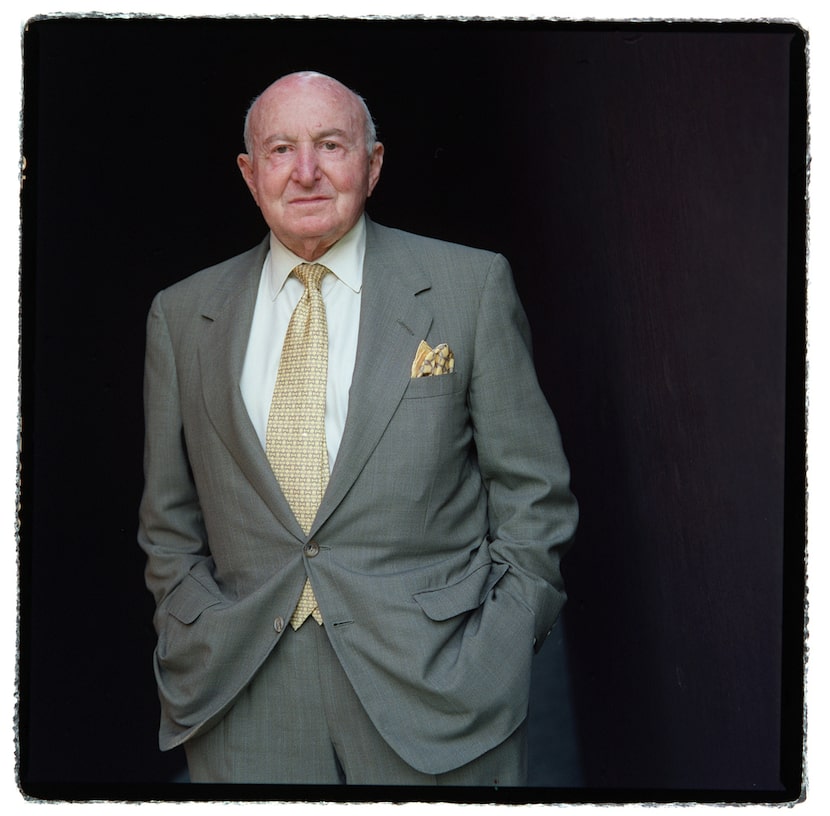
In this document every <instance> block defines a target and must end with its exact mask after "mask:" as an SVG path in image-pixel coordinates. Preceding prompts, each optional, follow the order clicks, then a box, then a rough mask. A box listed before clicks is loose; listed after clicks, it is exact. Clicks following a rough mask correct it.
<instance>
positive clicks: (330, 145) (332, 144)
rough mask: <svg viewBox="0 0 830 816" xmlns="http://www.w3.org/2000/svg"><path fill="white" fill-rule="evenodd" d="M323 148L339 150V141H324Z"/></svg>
mask: <svg viewBox="0 0 830 816" xmlns="http://www.w3.org/2000/svg"><path fill="white" fill-rule="evenodd" d="M323 150H337V142H323Z"/></svg>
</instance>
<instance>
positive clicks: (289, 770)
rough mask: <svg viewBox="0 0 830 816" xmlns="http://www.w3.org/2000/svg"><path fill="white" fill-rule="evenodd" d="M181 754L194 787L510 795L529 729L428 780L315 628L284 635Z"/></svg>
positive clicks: (522, 771) (520, 778) (523, 770)
mask: <svg viewBox="0 0 830 816" xmlns="http://www.w3.org/2000/svg"><path fill="white" fill-rule="evenodd" d="M389 705H390V706H394V705H395V701H394V700H389ZM185 751H186V754H187V761H188V768H189V771H190V778H191V781H193V782H220V783H228V782H230V783H260V784H309V785H327V784H356V785H373V786H378V785H464V786H470V785H474V786H482V787H496V786H498V787H506V786H513V785H524V784H525V783H526V776H527V734H526V723H522V725H520V726H519V728H518V729H516V731H514V733H513V734H512V735H511V736H510V737H508V738H507V740H505V741H504V742H503V743H502V744H500V745H498V746H496V747H495V748H493V749H492V750H490V751H488V752H487V753H485V754H484V755H483V756H481V757H479V758H478V759H475V760H473V761H472V762H468V763H466V764H464V765H462V766H461V767H459V768H457V769H455V770H452V771H448V772H446V773H442V774H437V775H430V774H425V773H421V772H419V771H416V770H415V769H414V768H412V767H411V766H409V765H407V764H406V763H405V762H404V761H403V760H402V759H401V758H400V757H399V756H398V755H397V754H396V753H395V752H394V751H393V750H392V749H391V748H390V747H389V745H388V744H387V743H386V742H385V741H384V740H383V738H382V737H381V736H380V734H379V733H378V731H377V729H376V728H375V726H374V725H373V724H372V721H371V720H370V719H369V716H368V715H367V714H366V711H365V710H364V708H363V706H362V705H361V703H360V700H359V699H358V697H357V695H356V694H355V692H354V689H353V688H352V686H351V684H350V683H349V680H348V678H347V677H346V674H345V673H344V672H343V669H342V667H341V666H340V662H339V661H338V659H337V657H336V655H335V653H334V650H333V649H332V647H331V644H330V642H329V639H328V636H327V635H326V632H325V627H324V626H318V625H317V624H316V623H315V622H314V621H313V620H309V621H307V622H306V623H304V624H303V625H302V626H301V627H300V629H298V630H297V631H296V632H295V631H293V630H292V629H290V628H289V629H288V631H287V632H286V633H285V636H284V637H283V638H282V640H281V641H280V643H279V644H278V646H277V648H276V649H275V650H274V651H273V652H272V653H271V655H270V657H269V658H268V660H267V661H266V663H265V665H264V666H263V667H262V669H261V670H260V671H259V672H257V674H256V675H255V677H254V678H253V681H252V682H251V683H250V685H249V686H248V687H247V688H246V690H245V691H244V692H243V693H242V694H241V695H240V696H239V697H238V698H237V700H236V702H235V703H234V705H233V707H232V708H231V709H230V711H229V712H228V713H227V714H226V715H225V716H224V717H223V718H222V719H221V720H220V721H219V722H218V723H217V725H215V726H214V727H213V728H211V729H210V730H209V731H207V732H205V733H203V734H199V735H197V736H196V737H194V738H193V739H191V740H189V741H188V742H186V743H185Z"/></svg>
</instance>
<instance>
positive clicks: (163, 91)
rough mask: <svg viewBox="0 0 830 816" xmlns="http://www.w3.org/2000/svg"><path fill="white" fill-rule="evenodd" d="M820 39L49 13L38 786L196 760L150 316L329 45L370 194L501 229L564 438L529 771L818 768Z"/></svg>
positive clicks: (569, 777) (127, 787) (399, 213)
mask: <svg viewBox="0 0 830 816" xmlns="http://www.w3.org/2000/svg"><path fill="white" fill-rule="evenodd" d="M804 50H805V37H804V35H803V33H802V32H801V31H800V30H798V29H797V28H795V27H791V26H786V25H772V24H770V25H761V24H753V25H729V26H726V25H723V24H720V25H718V24H711V25H707V26H700V25H698V26H691V25H681V24H677V23H675V24H672V25H666V24H663V25H660V24H645V23H643V24H637V25H634V24H630V25H607V24H601V23H593V24H587V23H586V24H580V25H575V24H563V23H545V22H532V23H531V22H505V21H491V22H452V21H444V22H431V21H415V20H409V21H396V20H385V21H380V20H377V21H359V22H358V21H343V20H341V21H334V20H328V21H326V20H305V21H291V20H285V19H282V20H272V21H268V20H261V19H260V20H241V19H240V20H222V19H220V20H192V19H191V20H186V21H184V20H153V19H129V20H127V19H121V20H119V19H103V18H100V19H92V18H87V19H43V20H38V21H32V22H31V23H30V25H29V26H28V28H27V30H26V32H25V35H24V60H25V62H24V79H25V87H24V102H25V109H24V122H23V124H24V131H23V132H24V153H25V157H26V167H25V180H24V183H23V188H22V204H23V225H24V233H23V253H22V261H23V272H22V283H21V286H22V310H23V311H22V315H23V321H22V351H23V356H22V361H23V377H22V417H23V425H22V428H23V448H22V460H21V461H22V469H21V491H22V505H21V507H22V509H21V528H20V529H21V535H20V541H21V545H20V569H21V607H20V615H21V619H20V634H21V649H20V706H19V778H20V781H21V785H22V787H23V789H24V790H25V791H26V792H27V793H30V794H32V795H34V796H45V797H55V798H71V797H74V796H80V797H84V798H90V797H91V798H100V797H114V798H145V797H146V798H155V797H158V796H162V797H164V796H169V797H171V798H176V797H178V796H181V795H183V794H181V793H176V792H175V791H180V790H181V789H182V788H183V787H187V788H192V787H193V786H184V785H179V784H173V785H171V786H169V787H163V786H162V787H160V786H159V783H161V782H165V781H168V780H173V779H178V778H180V777H179V776H178V774H179V772H180V770H181V763H182V757H181V755H180V754H179V753H177V752H174V753H173V754H168V755H162V754H160V753H159V752H158V751H157V748H156V729H157V721H158V709H157V701H156V697H155V687H154V684H153V677H152V672H151V669H150V655H151V651H152V648H153V643H154V634H153V631H152V627H151V623H150V618H151V614H152V603H151V599H150V597H149V595H148V594H147V593H146V591H145V590H144V587H143V577H142V569H143V559H142V555H141V553H140V551H139V550H138V547H137V545H136V543H135V533H136V526H137V520H136V514H137V506H138V502H139V497H140V492H141V487H142V473H141V447H142V433H143V426H142V415H141V370H142V361H143V343H144V336H143V332H144V319H145V315H146V311H147V308H148V306H149V302H150V299H151V297H152V295H153V294H154V293H155V292H156V291H157V290H158V289H159V288H161V287H163V286H165V285H167V284H169V283H171V282H173V281H175V280H177V279H179V278H181V277H184V276H185V275H187V274H189V273H190V272H193V271H195V270H197V269H198V268H200V267H202V266H205V265H208V264H211V263H214V262H216V261H218V260H221V259H223V258H225V257H227V256H230V255H232V254H235V253H237V252H240V251H242V250H244V249H246V248H248V247H249V246H251V245H252V244H254V243H255V242H256V241H258V240H259V239H260V238H261V237H262V236H263V235H264V231H265V229H264V226H263V223H262V221H261V219H260V217H259V214H258V212H257V211H256V209H255V207H254V205H253V203H252V201H251V200H250V197H249V194H248V192H247V190H246V188H245V186H244V184H243V183H242V181H241V179H240V178H239V176H238V171H237V169H236V166H235V156H236V153H237V152H238V151H239V149H240V148H241V138H240V132H241V125H242V117H243V115H244V110H245V108H246V106H247V103H248V101H249V99H250V98H251V97H253V96H254V95H255V94H256V93H257V92H258V91H259V90H261V89H262V88H263V87H264V86H265V85H266V84H268V83H269V82H270V81H271V80H272V79H274V78H276V77H277V76H279V75H281V74H282V73H285V72H287V71H291V70H297V69H302V68H315V69H318V70H321V71H324V72H327V73H331V74H333V75H334V76H336V77H338V78H339V79H341V80H342V81H344V82H345V83H346V84H348V85H350V86H352V87H354V88H355V89H357V90H358V91H359V92H360V93H362V94H363V95H364V96H365V97H366V98H367V99H368V101H369V103H370V106H371V108H372V110H373V113H374V114H375V117H376V119H377V120H378V124H379V135H380V138H381V139H382V140H383V141H384V143H385V145H386V151H387V152H386V161H385V165H384V170H383V175H382V179H381V182H380V185H379V187H378V189H377V191H376V193H375V196H374V197H373V198H372V199H371V201H370V207H369V211H370V213H371V214H372V216H373V217H374V218H375V219H376V220H378V221H380V222H381V223H386V224H389V225H391V226H397V227H401V228H404V229H409V230H412V231H416V232H423V233H426V234H430V235H433V236H436V237H441V238H447V239H450V240H454V241H459V242H463V243H468V244H472V245H476V246H483V247H486V248H490V249H495V250H498V251H501V252H503V253H505V254H506V255H507V256H508V258H509V259H510V261H511V263H512V265H513V268H514V273H515V276H516V281H517V285H518V287H519V290H520V293H521V295H522V297H523V300H524V302H525V305H526V308H527V311H528V314H529V317H530V320H531V323H532V326H533V330H534V341H535V348H536V355H537V364H538V369H539V375H540V379H541V381H542V384H543V387H544V389H545V391H546V394H547V395H548V398H549V400H550V402H551V405H552V407H553V408H554V411H555V412H556V414H557V417H558V419H559V421H560V424H561V426H562V432H563V437H564V440H565V444H566V450H567V452H568V455H569V458H570V459H571V463H572V466H573V474H574V476H573V485H574V490H575V492H576V493H577V496H578V498H579V499H580V503H581V508H582V523H581V527H580V532H579V539H578V544H577V546H576V547H575V548H574V550H573V551H572V553H571V555H570V556H569V557H568V559H567V561H566V564H565V577H566V580H567V583H568V588H569V594H570V601H569V604H568V606H567V609H566V612H565V614H564V616H563V620H562V624H561V627H560V628H559V630H558V633H557V634H558V636H557V638H555V639H552V644H551V645H549V646H547V647H546V649H545V650H543V652H542V654H541V655H540V657H539V663H538V664H537V668H536V670H535V674H534V701H535V709H534V725H533V728H534V729H535V732H534V733H535V735H536V736H535V740H534V742H533V755H532V757H531V766H532V769H533V775H532V781H533V784H534V787H532V788H531V789H530V790H529V791H527V792H525V793H523V794H515V795H514V798H515V797H522V796H523V797H525V798H528V799H530V800H539V801H557V800H577V801H580V800H583V801H609V800H613V801H621V800H626V799H631V800H635V801H636V800H638V799H649V800H663V799H666V800H677V799H687V800H707V799H716V800H721V799H734V800H738V801H755V800H762V801H764V800H780V801H783V800H791V799H793V798H795V797H796V796H798V794H799V792H800V790H801V784H802V780H801V726H802V718H801V715H802V710H801V702H802V698H801V693H802V637H801V635H802V626H803V590H804V585H803V550H804V439H803V432H804V361H803V360H804V357H803V355H804V258H805V250H804V240H805V224H804V218H805V217H804V192H805V181H804V177H805V106H806V102H805V65H804ZM184 795H194V794H192V793H188V794H184ZM343 795H344V796H345V795H346V794H343ZM364 795H365V792H364ZM491 795H492V796H498V795H502V796H508V794H506V793H502V794H491Z"/></svg>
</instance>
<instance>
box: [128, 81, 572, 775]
mask: <svg viewBox="0 0 830 816" xmlns="http://www.w3.org/2000/svg"><path fill="white" fill-rule="evenodd" d="M245 144H246V151H247V152H246V153H244V154H242V155H240V156H239V158H238V164H239V168H240V170H241V172H242V176H243V178H244V180H245V182H246V184H247V185H248V188H249V189H250V191H251V193H252V195H253V197H254V200H255V202H256V204H257V205H258V207H259V209H260V210H261V212H262V215H263V216H264V219H265V221H266V222H267V224H268V226H269V228H270V232H269V235H268V236H267V238H266V239H265V240H264V241H263V242H262V243H261V244H260V245H259V246H258V247H256V248H254V249H252V250H250V251H248V252H246V253H244V254H242V255H239V256H237V257H235V258H232V259H230V260H228V261H225V262H223V263H220V264H218V265H217V266H214V267H211V268H209V269H206V270H203V271H202V272H199V273H197V274H196V275H193V276H191V277H189V278H187V279H186V280H184V281H181V282H180V283H178V284H176V285H174V286H172V287H170V288H169V289H167V290H165V291H163V292H161V293H159V294H158V295H157V297H156V299H155V300H154V302H153V305H152V309H151V311H150V315H149V318H148V334H147V354H146V371H145V411H146V450H145V476H146V487H145V492H144V497H143V500H142V505H141V511H140V522H141V523H140V530H139V541H140V544H141V546H142V547H143V549H144V551H145V552H146V554H147V570H146V578H147V585H148V587H149V589H150V590H151V592H152V593H153V595H154V597H155V601H156V605H157V609H156V615H155V625H156V629H157V632H158V645H157V648H156V652H155V656H154V667H155V672H156V679H157V681H158V687H159V695H160V699H161V707H162V720H161V731H160V745H161V748H162V749H170V748H172V747H174V746H177V745H182V744H183V745H184V746H185V751H186V755H187V760H188V766H189V769H190V774H191V778H192V779H193V780H194V781H208V782H210V781H214V782H258V783H263V782H265V783H268V782H279V783H313V784H326V783H333V784H344V783H349V784H368V785H378V784H407V785H422V784H446V785H487V786H493V785H499V786H505V785H519V784H522V783H523V781H524V778H525V764H526V735H525V721H526V717H527V708H528V696H529V682H530V667H531V659H532V656H533V653H534V650H538V649H539V648H540V647H541V645H542V642H543V641H544V639H545V637H546V635H547V634H548V633H549V631H550V629H551V627H552V626H553V624H554V622H555V620H556V618H557V616H558V615H559V612H560V610H561V608H562V605H563V603H564V601H565V593H564V590H563V586H562V581H561V576H560V569H559V562H560V558H561V556H562V554H563V553H564V551H565V550H566V548H567V547H568V545H569V543H570V541H571V539H572V537H573V534H574V530H575V527H576V520H577V509H576V503H575V501H574V498H573V496H572V495H571V493H570V490H569V486H568V485H569V474H568V465H567V462H566V460H565V457H564V455H563V452H562V448H561V444H560V439H559V432H558V429H557V426H556V423H555V420H554V418H553V416H552V414H551V412H550V410H549V408H548V406H547V404H546V402H545V399H544V397H543V396H542V394H541V392H540V389H539V386H538V384H537V381H536V376H535V373H534V369H533V363H532V358H531V351H530V341H529V331H528V327H527V323H526V319H525V317H524V314H523V312H522V309H521V306H520V305H519V302H518V299H517V296H516V292H515V289H514V286H513V282H512V278H511V274H510V269H509V266H508V264H507V262H506V261H505V260H504V258H502V257H501V256H500V255H496V254H493V253H489V252H484V251H480V250H474V249H470V248H466V247H461V246H457V245H454V244H448V243H444V242H439V241H435V240H431V239H428V238H422V237H417V236H415V235H411V234H409V233H405V232H400V231H397V230H392V229H388V228H385V227H381V226H379V225H377V224H375V223H373V222H372V221H371V220H370V219H369V218H368V217H367V216H366V215H365V214H364V206H365V203H366V200H367V198H369V196H371V194H372V191H373V190H374V188H375V185H376V184H377V182H378V178H379V176H380V171H381V165H382V163H383V146H382V145H381V144H380V143H379V142H377V141H376V139H375V132H374V126H373V124H372V120H371V117H370V115H369V113H368V111H367V109H366V106H365V104H364V103H363V101H362V100H361V99H360V97H358V96H357V95H356V94H354V93H353V92H351V91H350V90H348V89H347V88H345V87H344V86H343V85H341V84H340V83H339V82H337V81H335V80H334V79H331V78H329V77H326V76H323V75H320V74H316V73H300V74H292V75H289V76H286V77H283V78H281V79H279V80H278V81H276V82H275V83H274V84H272V85H271V86H270V87H268V88H267V89H266V90H265V91H264V92H263V93H262V94H261V96H259V97H258V98H257V99H256V100H255V101H254V103H253V104H252V106H251V108H250V110H249V113H248V117H247V120H246V128H245Z"/></svg>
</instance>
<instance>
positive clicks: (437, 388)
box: [403, 374, 464, 399]
mask: <svg viewBox="0 0 830 816" xmlns="http://www.w3.org/2000/svg"><path fill="white" fill-rule="evenodd" d="M463 390H464V378H463V377H462V376H460V375H459V374H440V375H439V376H435V377H413V378H412V379H411V380H410V381H409V385H407V387H406V390H405V391H404V392H403V398H404V399H427V398H429V397H441V396H444V395H445V394H454V393H455V392H457V391H463Z"/></svg>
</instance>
